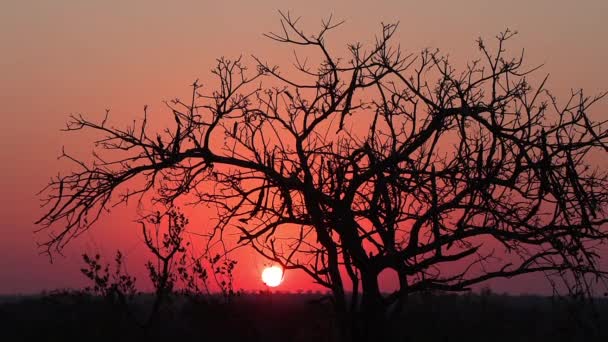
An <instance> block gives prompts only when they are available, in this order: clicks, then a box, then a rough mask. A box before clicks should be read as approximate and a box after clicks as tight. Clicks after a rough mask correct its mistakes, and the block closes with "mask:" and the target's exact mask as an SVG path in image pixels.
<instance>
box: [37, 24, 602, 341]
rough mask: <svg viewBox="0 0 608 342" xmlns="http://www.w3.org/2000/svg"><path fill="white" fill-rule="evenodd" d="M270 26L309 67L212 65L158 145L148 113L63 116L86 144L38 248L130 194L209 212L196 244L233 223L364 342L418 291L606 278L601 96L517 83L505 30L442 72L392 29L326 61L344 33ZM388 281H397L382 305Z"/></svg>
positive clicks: (55, 189)
mask: <svg viewBox="0 0 608 342" xmlns="http://www.w3.org/2000/svg"><path fill="white" fill-rule="evenodd" d="M281 16H282V20H281V31H280V32H278V33H269V34H267V37H269V38H270V39H273V40H275V41H277V42H279V43H283V44H287V45H290V46H293V47H295V48H299V49H313V51H312V52H314V51H316V52H318V53H319V56H320V57H319V58H318V61H317V62H313V61H312V60H313V57H312V55H311V56H310V60H309V59H307V58H304V57H302V56H304V55H305V54H306V55H308V51H306V52H302V53H300V52H298V53H296V57H295V62H294V65H295V71H294V72H285V71H283V70H282V69H280V68H279V67H278V66H275V65H272V64H270V63H268V62H266V61H264V60H262V59H260V58H257V57H254V59H255V61H256V63H257V69H256V71H255V72H251V71H249V70H248V69H247V68H246V67H245V65H244V63H243V62H242V60H241V59H240V58H239V59H236V60H229V59H225V58H220V59H218V61H217V66H216V67H215V69H213V74H214V75H215V76H216V77H217V79H218V84H217V86H216V87H215V88H206V87H203V86H202V85H201V84H199V83H198V82H194V84H193V85H192V88H193V91H192V97H191V98H189V99H188V100H187V101H183V100H181V99H175V100H173V101H170V102H168V103H167V106H168V108H169V111H170V113H171V114H172V117H173V119H174V124H173V126H172V127H171V128H167V129H165V130H164V131H162V132H153V131H151V130H150V129H149V128H148V126H147V116H148V113H147V108H146V107H144V113H143V115H144V117H143V120H142V121H140V122H138V123H135V124H133V126H129V127H127V128H125V129H121V128H117V127H114V126H112V125H110V124H109V117H108V114H107V113H106V117H105V118H104V119H103V120H102V121H101V122H95V121H91V120H89V119H87V118H85V117H83V116H81V115H78V116H72V117H71V119H70V121H69V123H68V125H67V128H66V130H67V131H80V130H87V131H90V132H92V133H100V134H102V137H101V138H100V139H99V140H97V142H96V146H97V148H98V150H97V151H96V152H95V154H94V157H95V161H94V162H92V163H86V162H83V161H80V160H78V159H76V158H73V157H71V156H70V155H68V154H65V153H64V157H66V158H69V159H71V160H72V161H74V162H75V163H76V166H78V167H79V168H80V169H79V170H77V171H74V172H72V173H70V174H67V175H63V176H59V177H57V178H54V179H52V180H51V182H50V184H49V185H48V187H47V188H46V189H45V192H44V193H45V194H46V195H47V196H48V197H47V198H46V199H47V204H46V205H47V208H48V211H47V213H46V214H45V215H44V216H43V217H42V218H41V219H40V220H39V221H38V222H37V223H38V224H40V225H42V226H44V227H55V226H61V229H59V230H55V234H54V235H52V238H51V239H50V240H49V241H47V243H46V244H45V246H46V247H47V249H48V251H49V252H51V251H53V250H55V249H61V248H62V247H63V246H64V245H65V244H66V243H67V242H68V241H69V240H70V239H71V238H72V237H74V236H77V235H78V234H79V233H81V232H82V231H84V230H86V229H88V228H89V227H91V225H93V223H94V222H95V221H96V220H97V219H98V218H99V216H100V214H101V213H102V212H104V210H105V209H107V208H109V207H111V206H114V205H116V204H118V203H122V202H125V203H126V202H127V200H129V199H131V198H134V197H135V198H139V199H140V200H141V199H142V198H146V197H145V196H144V195H145V194H147V193H152V194H153V197H154V200H155V201H158V202H160V203H165V204H171V203H173V202H175V201H176V200H178V199H180V198H185V199H187V200H188V201H189V202H193V203H195V204H201V203H205V204H212V205H215V206H217V208H218V219H219V220H218V224H217V225H216V226H215V227H214V229H213V238H216V239H221V237H222V236H224V233H225V232H226V230H228V229H237V230H238V231H239V232H240V233H241V235H242V236H241V239H240V243H241V244H247V245H249V246H251V247H252V248H253V249H255V250H256V251H257V252H258V253H260V254H261V255H263V256H265V257H266V258H268V259H270V260H272V261H274V262H276V263H279V264H281V265H282V266H283V267H284V268H285V269H288V270H290V269H294V270H300V271H302V272H305V273H306V274H308V275H309V276H310V278H311V279H312V280H313V281H315V282H317V283H318V284H321V285H322V286H325V287H326V288H328V289H329V290H330V291H331V293H332V297H333V303H334V307H335V309H336V312H337V313H338V315H339V317H342V318H343V322H342V323H344V324H343V326H344V327H347V326H348V323H353V322H355V323H357V324H352V325H351V327H353V329H354V330H353V331H352V333H353V334H355V335H356V336H359V337H363V338H373V337H372V336H371V335H373V334H377V332H378V330H377V329H376V328H378V324H382V322H383V320H384V317H385V316H386V315H388V314H389V308H390V310H392V311H391V312H398V311H399V310H398V309H399V307H400V306H401V305H403V303H404V301H405V299H406V298H407V297H408V295H410V294H412V293H416V292H419V291H429V290H442V291H463V290H467V289H469V288H470V287H471V286H473V285H475V284H478V283H482V282H485V281H487V280H490V279H495V278H505V277H507V278H509V277H513V276H518V275H521V274H526V273H532V272H544V273H545V274H546V275H547V276H549V277H552V276H557V277H559V278H561V279H563V280H564V282H565V284H567V285H568V286H569V288H570V289H571V290H573V291H576V292H577V293H589V291H590V289H591V284H590V283H589V281H591V280H592V277H597V278H598V279H599V278H602V277H604V276H605V275H606V274H605V272H603V271H602V270H601V269H599V268H598V259H599V255H598V249H597V244H598V243H603V242H606V241H607V240H608V235H607V232H606V225H605V224H606V222H607V215H606V204H607V202H608V178H607V175H606V173H605V172H603V171H601V170H599V169H597V167H593V166H592V165H590V164H589V161H590V160H589V154H590V153H592V151H594V152H593V153H597V154H596V156H601V157H606V156H607V154H606V152H607V151H608V131H607V130H606V129H605V128H603V127H602V126H601V125H602V123H599V122H594V121H593V120H592V119H591V117H590V116H589V114H588V112H589V108H590V107H591V106H592V105H593V104H594V103H596V102H597V101H598V100H600V99H601V98H602V97H604V96H605V93H604V94H601V95H599V96H595V97H587V96H585V95H584V94H583V92H582V91H576V92H573V93H572V95H571V96H570V97H569V98H568V99H566V101H565V102H558V101H557V100H556V99H555V98H554V97H553V96H552V95H551V94H550V93H549V92H548V91H547V90H546V89H545V83H546V80H547V78H544V79H540V80H539V82H538V83H537V84H536V85H533V84H532V83H530V81H529V75H531V74H532V73H533V72H535V71H536V70H537V68H531V69H526V68H525V66H524V64H523V60H524V57H523V53H522V54H521V55H520V56H518V57H515V58H510V57H508V56H507V55H506V52H505V44H506V43H507V41H508V40H509V39H510V38H511V37H512V36H513V35H514V34H515V33H514V32H511V31H509V30H507V31H505V32H503V33H501V34H500V35H498V37H497V47H496V48H495V49H491V48H489V47H488V46H487V45H486V44H485V42H484V41H482V40H481V39H479V40H478V47H479V51H480V54H479V58H478V59H474V60H472V61H470V62H469V63H467V64H466V66H464V68H462V69H460V70H457V69H456V68H454V67H453V66H452V65H451V64H450V62H449V60H448V58H447V57H445V56H443V55H441V54H440V53H439V51H433V50H424V51H422V52H421V53H419V54H406V53H404V52H403V51H402V50H401V49H400V47H399V46H398V45H395V44H393V43H392V40H393V37H394V34H395V31H396V28H397V25H393V24H387V25H382V31H381V33H380V35H379V36H377V37H376V40H375V42H374V43H373V44H372V46H371V47H370V48H364V46H363V45H362V44H359V43H355V44H350V45H348V55H347V57H345V58H338V57H335V56H334V55H333V54H332V52H331V51H330V49H329V47H328V45H327V35H328V32H330V31H331V30H332V29H334V28H336V27H337V26H339V25H340V24H341V23H336V22H335V21H333V20H331V18H330V19H329V20H327V21H325V22H323V24H322V27H321V30H320V31H319V32H318V33H316V34H313V35H309V34H306V33H304V31H303V30H302V29H301V28H300V26H299V21H298V19H296V18H293V17H291V16H290V15H289V14H283V13H282V14H281ZM298 51H301V50H298ZM263 81H266V82H267V83H266V84H267V85H264V83H262V82H263ZM102 151H103V152H106V153H105V154H104V155H103V156H102V155H101V152H102ZM126 185H129V187H128V188H127V187H126ZM385 270H392V271H393V272H395V273H396V274H397V278H398V281H399V288H398V289H397V290H396V291H395V292H394V293H392V294H388V295H384V294H382V293H381V291H380V287H379V283H378V275H379V274H380V273H381V272H383V271H385ZM349 288H350V289H352V295H351V298H350V300H349V298H347V289H349ZM349 303H350V304H349ZM343 332H344V333H345V334H350V333H351V332H349V331H347V330H344V331H343Z"/></svg>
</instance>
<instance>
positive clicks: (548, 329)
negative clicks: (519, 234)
mask: <svg viewBox="0 0 608 342" xmlns="http://www.w3.org/2000/svg"><path fill="white" fill-rule="evenodd" d="M319 297H320V295H315V294H276V293H275V294H270V295H269V294H255V295H252V294H249V295H242V296H240V297H236V298H233V299H232V301H231V302H230V303H228V304H226V303H224V301H223V300H221V299H220V298H215V299H214V300H209V299H207V300H201V299H200V298H199V299H196V300H192V299H187V298H184V297H182V298H177V299H174V300H173V302H172V303H171V305H170V306H169V307H167V308H165V310H164V311H163V312H162V315H161V317H160V318H159V319H158V320H157V321H156V322H155V323H154V324H153V325H152V326H151V327H150V328H149V329H147V331H146V329H144V328H142V327H141V323H142V322H143V321H145V316H146V312H148V311H149V307H150V298H149V297H146V296H145V295H144V296H139V297H138V298H136V299H135V300H134V302H132V303H131V305H130V310H129V312H125V310H123V309H122V308H121V307H120V306H118V305H116V304H112V303H109V302H108V301H106V300H104V299H102V298H98V297H93V296H91V295H87V294H81V293H80V294H79V293H74V292H57V293H51V294H46V295H41V296H30V297H0V341H7V342H8V341H84V342H88V341H112V342H117V341H167V342H169V341H263V342H272V341H314V342H322V341H335V338H334V337H333V336H335V333H334V332H335V325H334V323H333V322H334V319H333V316H332V313H331V307H330V306H329V304H328V303H326V302H324V301H322V300H321V301H319V300H318V299H319ZM392 329H393V330H392V336H394V338H392V339H391V340H395V341H415V342H423V341H429V342H433V341H467V342H474V341H484V342H485V341H488V342H498V341H509V342H514V341H608V301H606V300H596V301H595V305H593V307H592V306H591V305H589V304H581V303H577V302H574V301H569V300H565V299H552V298H543V297H531V296H521V297H511V296H501V295H493V294H485V295H460V296H456V295H427V296H418V297H413V298H412V299H411V300H410V303H409V305H408V307H407V310H406V312H405V313H404V314H403V317H401V319H399V320H398V321H396V322H395V323H394V324H393V328H392Z"/></svg>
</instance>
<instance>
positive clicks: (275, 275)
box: [262, 266, 283, 287]
mask: <svg viewBox="0 0 608 342" xmlns="http://www.w3.org/2000/svg"><path fill="white" fill-rule="evenodd" d="M262 281H263V282H264V284H266V285H268V286H270V287H276V286H279V285H280V284H281V282H282V281H283V269H282V268H281V267H279V266H270V267H266V268H265V269H264V270H263V271H262Z"/></svg>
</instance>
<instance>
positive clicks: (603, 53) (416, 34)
mask: <svg viewBox="0 0 608 342" xmlns="http://www.w3.org/2000/svg"><path fill="white" fill-rule="evenodd" d="M277 10H284V11H288V10H289V11H291V13H293V14H295V15H299V16H302V20H304V24H305V27H307V28H310V29H316V28H317V27H318V25H319V23H320V21H321V19H322V18H324V17H326V16H327V15H328V14H333V15H334V16H335V17H336V18H340V19H344V20H345V21H346V23H345V24H344V25H343V26H342V27H341V28H340V29H339V30H338V31H336V32H334V33H333V34H332V35H331V36H330V38H329V41H328V42H329V44H330V46H333V47H335V48H336V49H340V48H343V47H344V46H345V44H347V43H351V42H355V41H361V42H363V43H366V42H368V43H369V42H371V41H372V40H373V37H374V34H376V33H378V32H379V31H378V30H379V28H380V23H381V22H399V30H398V33H397V40H398V41H399V43H400V44H401V46H402V48H403V49H404V50H406V51H409V52H417V51H419V50H421V49H423V48H427V47H432V48H439V49H440V50H441V51H443V52H444V53H448V54H449V55H450V56H451V59H452V61H453V62H454V63H455V64H456V66H458V65H459V63H461V64H460V65H463V64H462V63H464V61H466V60H467V59H470V58H471V56H472V55H474V54H475V53H476V43H475V40H476V39H477V38H478V37H480V36H481V37H484V38H486V39H491V38H492V37H494V36H495V35H496V34H498V33H499V32H501V31H503V30H504V29H505V28H510V29H513V30H517V31H518V32H519V35H518V36H517V38H516V39H515V41H514V42H513V44H512V46H511V48H512V50H511V51H519V50H520V49H522V48H525V51H526V56H527V62H528V65H531V66H532V65H538V64H544V66H543V69H542V71H541V72H540V74H541V75H544V74H545V73H549V74H550V75H551V76H550V79H549V82H548V88H549V89H552V90H553V91H554V93H555V94H556V95H558V97H559V96H560V95H562V97H563V95H568V94H569V92H570V89H572V88H574V89H578V88H583V89H585V90H586V92H587V93H589V94H592V93H599V92H601V91H606V90H608V70H607V69H606V67H605V62H606V61H607V60H608V45H607V44H606V43H605V42H606V37H607V36H608V25H606V23H605V14H606V13H608V2H606V1H605V0H588V1H578V2H575V1H562V0H553V1H550V0H536V1H523V0H513V1H494V0H463V1H437V0H429V1H425V2H421V1H409V0H402V1H397V0H394V1H387V0H384V1H383V0H376V1H359V0H356V1H330V0H323V1H318V0H308V1H274V0H272V1H271V0H257V1H230V0H226V1H206V0H198V1H172V2H168V1H150V0H148V1H124V0H123V1H109V0H106V1H80V0H55V1H43V0H40V1H35V0H20V1H17V0H3V1H2V3H1V4H0V118H1V124H0V127H1V134H0V160H1V161H2V162H1V163H0V165H1V166H0V218H1V220H0V294H14V293H35V292H39V291H42V290H51V289H57V288H66V287H79V286H82V285H83V284H84V278H83V277H82V276H81V275H80V272H79V268H80V267H81V266H82V264H81V259H80V254H82V253H83V251H87V252H93V253H94V252H101V253H102V254H104V255H108V256H111V255H112V254H113V253H114V251H115V250H116V249H118V248H120V249H122V250H123V251H125V253H126V254H127V262H128V266H129V267H130V268H131V269H132V270H133V272H134V273H135V274H137V275H139V277H140V278H143V277H144V275H143V274H142V273H141V272H142V271H141V269H142V268H141V267H140V265H141V264H142V260H141V255H142V253H143V251H142V247H141V239H140V238H139V237H138V233H139V231H137V230H136V229H134V227H135V226H134V225H133V224H132V223H130V222H131V221H132V220H133V219H134V217H133V214H132V212H131V211H129V210H128V208H118V209H117V210H115V211H113V212H112V213H111V214H110V215H107V216H106V217H104V218H103V220H102V221H101V222H99V224H98V225H97V226H96V227H95V228H94V229H93V230H92V231H90V232H89V233H87V234H85V235H83V236H82V237H81V238H79V239H78V240H77V241H74V242H73V243H72V244H70V245H69V246H68V247H67V248H66V250H65V251H64V255H63V256H58V257H57V258H55V260H54V263H53V264H50V263H49V260H48V258H46V257H45V256H40V255H39V249H38V248H37V245H36V241H41V240H44V233H42V234H34V230H35V229H36V228H37V227H36V226H35V225H34V224H33V222H34V221H35V220H36V219H37V218H38V217H40V215H41V214H42V213H43V211H42V210H41V209H40V207H39V204H40V203H39V197H37V196H36V193H37V192H38V191H39V190H41V188H42V187H44V185H45V184H46V182H47V181H48V180H49V178H50V177H51V176H54V175H56V174H57V173H58V172H60V171H63V172H65V171H69V169H70V165H69V164H67V163H66V162H65V161H62V160H58V159H57V156H58V155H59V154H60V153H61V148H62V146H65V148H66V150H68V151H70V152H73V153H74V154H76V155H79V156H82V157H85V158H86V156H88V155H89V153H90V150H91V147H92V144H91V141H92V138H91V137H90V136H87V135H86V134H67V133H65V132H61V131H60V129H61V128H63V127H64V125H65V122H66V120H67V118H68V115H70V114H75V113H83V114H86V115H88V116H90V117H99V116H101V115H103V113H104V111H105V109H106V108H110V109H111V110H112V115H113V117H116V118H118V119H117V120H125V122H129V121H131V120H132V119H133V118H136V117H138V115H141V109H142V107H143V105H145V104H147V105H149V106H150V110H151V111H152V113H154V115H159V116H160V115H163V111H162V109H163V105H162V101H163V100H167V99H171V98H174V97H179V96H183V95H185V94H187V93H188V91H189V88H188V85H189V84H191V83H192V82H193V80H195V79H200V80H201V82H202V83H203V84H204V83H205V82H206V80H209V79H210V77H211V75H210V73H209V70H210V69H211V67H212V66H213V64H214V62H215V60H216V58H218V57H220V56H227V57H231V58H234V57H238V56H240V55H242V56H244V58H245V59H246V60H247V61H249V63H250V65H251V66H253V65H254V64H253V61H251V58H249V56H251V55H256V56H260V57H262V58H265V59H267V60H269V61H272V62H275V63H278V64H281V63H284V62H286V61H287V62H289V60H288V59H289V58H290V55H291V53H292V51H291V50H290V49H285V48H284V47H282V46H280V45H277V44H276V43H273V42H271V41H269V40H268V39H266V38H264V37H263V33H266V32H269V31H272V30H276V29H278V28H279V27H280V26H279V20H278V18H279V16H278V13H277ZM607 109H608V105H607V104H606V101H605V102H604V103H601V104H600V105H598V106H597V107H595V109H594V112H593V115H592V116H593V117H594V118H596V119H598V120H599V119H602V118H603V119H607V118H608V114H607V113H606V110H607ZM164 114H166V112H165V113H164ZM193 221H194V222H195V223H196V224H198V222H202V221H204V220H203V218H202V217H198V218H194V220H193ZM129 256H132V257H131V258H129ZM245 259H246V260H243V261H242V262H241V264H239V266H237V269H238V271H237V272H238V274H237V275H236V276H237V279H236V280H237V286H239V287H245V288H257V287H259V286H260V285H261V282H260V280H259V274H260V272H261V268H262V267H263V265H264V260H263V259H261V258H259V257H256V256H253V257H251V258H245ZM492 286H493V288H495V289H497V290H498V291H501V292H502V291H508V292H511V293H547V291H548V290H549V287H548V284H547V283H546V282H544V281H543V279H542V278H539V277H527V278H521V279H516V280H510V281H503V282H499V283H493V284H492ZM309 288H312V287H311V285H310V282H309V281H308V280H307V278H306V277H305V276H303V275H299V274H288V275H286V279H285V284H284V286H283V289H284V290H297V289H309Z"/></svg>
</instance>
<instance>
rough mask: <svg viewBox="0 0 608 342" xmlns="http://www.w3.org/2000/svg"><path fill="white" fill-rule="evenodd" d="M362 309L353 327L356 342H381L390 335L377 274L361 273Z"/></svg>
mask: <svg viewBox="0 0 608 342" xmlns="http://www.w3.org/2000/svg"><path fill="white" fill-rule="evenodd" d="M361 273H362V274H361V285H362V288H363V291H362V297H361V308H360V309H359V311H358V312H357V313H356V315H357V317H358V319H357V320H355V326H354V327H353V332H354V333H353V335H354V336H353V337H354V340H355V341H361V342H368V341H381V340H383V339H384V338H385V336H387V335H388V332H387V331H386V328H387V325H386V319H385V317H384V304H383V302H382V294H381V293H380V288H379V286H378V273H377V272H369V271H368V272H361Z"/></svg>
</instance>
